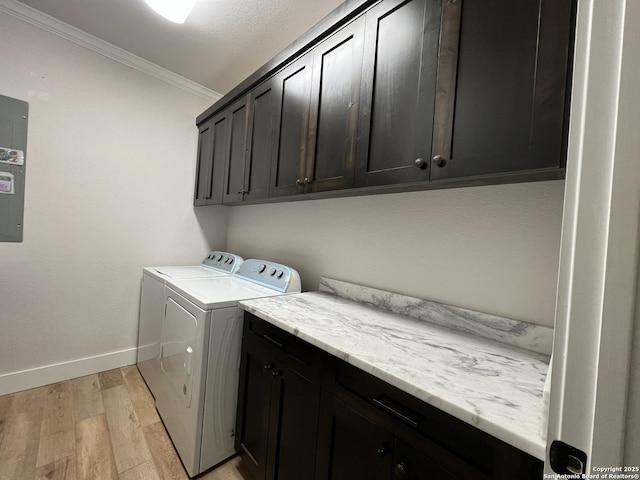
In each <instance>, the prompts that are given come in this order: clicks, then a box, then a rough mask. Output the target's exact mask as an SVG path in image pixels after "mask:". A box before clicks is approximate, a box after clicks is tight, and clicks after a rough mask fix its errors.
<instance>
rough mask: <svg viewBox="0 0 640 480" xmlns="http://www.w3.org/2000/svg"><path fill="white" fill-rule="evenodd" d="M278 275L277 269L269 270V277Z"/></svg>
mask: <svg viewBox="0 0 640 480" xmlns="http://www.w3.org/2000/svg"><path fill="white" fill-rule="evenodd" d="M275 274H276V269H275V268H272V269H271V270H269V275H271V276H272V277H273V276H274V275H275Z"/></svg>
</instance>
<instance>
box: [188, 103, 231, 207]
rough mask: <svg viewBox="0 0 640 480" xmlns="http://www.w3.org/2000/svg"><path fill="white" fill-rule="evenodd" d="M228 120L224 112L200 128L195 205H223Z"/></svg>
mask: <svg viewBox="0 0 640 480" xmlns="http://www.w3.org/2000/svg"><path fill="white" fill-rule="evenodd" d="M228 120H229V119H228V115H227V111H224V112H222V113H220V114H218V115H216V116H215V117H213V118H212V119H211V120H209V121H207V122H205V123H204V124H202V125H201V126H200V128H199V139H198V166H197V177H196V190H195V201H194V205H213V204H219V203H222V192H223V188H224V173H225V172H224V170H225V164H226V158H227V151H228V138H229V137H228V128H229V121H228Z"/></svg>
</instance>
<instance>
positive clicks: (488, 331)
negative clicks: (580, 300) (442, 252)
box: [320, 278, 553, 355]
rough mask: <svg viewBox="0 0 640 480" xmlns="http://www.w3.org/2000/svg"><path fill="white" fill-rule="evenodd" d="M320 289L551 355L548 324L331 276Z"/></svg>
mask: <svg viewBox="0 0 640 480" xmlns="http://www.w3.org/2000/svg"><path fill="white" fill-rule="evenodd" d="M320 291H321V292H327V293H331V294H332V295H336V296H338V297H342V298H346V299H348V300H352V301H354V302H358V303H362V304H364V305H369V306H371V307H375V308H379V309H381V310H385V311H387V312H392V313H397V314H399V315H405V316H407V317H411V318H415V319H417V320H424V321H426V322H430V323H434V324H436V325H442V326H445V327H448V328H452V329H454V330H458V331H460V332H464V333H470V334H473V335H479V336H481V337H484V338H488V339H490V340H497V341H499V342H502V343H506V344H508V345H513V346H515V347H519V348H525V349H527V350H531V351H533V352H538V353H544V354H546V355H551V349H552V345H553V329H552V328H549V327H544V326H541V325H535V324H533V323H529V322H523V321H519V320H512V319H510V318H505V317H500V316H498V315H491V314H488V313H481V312H476V311H474V310H468V309H466V308H461V307H454V306H452V305H446V304H444V303H438V302H432V301H430V300H423V299H421V298H415V297H409V296H406V295H400V294H397V293H390V292H385V291H383V290H378V289H375V288H371V287H364V286H361V285H355V284H353V283H347V282H343V281H341V280H334V279H331V278H321V279H320Z"/></svg>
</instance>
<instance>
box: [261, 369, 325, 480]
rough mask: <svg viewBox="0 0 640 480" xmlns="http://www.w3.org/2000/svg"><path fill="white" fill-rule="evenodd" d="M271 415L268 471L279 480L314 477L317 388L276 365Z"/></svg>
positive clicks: (317, 408) (292, 372)
mask: <svg viewBox="0 0 640 480" xmlns="http://www.w3.org/2000/svg"><path fill="white" fill-rule="evenodd" d="M275 368H276V370H275V371H276V373H278V376H277V377H275V381H274V385H273V392H274V393H273V394H272V399H273V400H272V413H273V412H275V413H276V414H277V415H275V418H274V415H272V418H273V420H274V423H275V424H276V425H277V427H275V428H274V429H273V431H272V432H273V433H272V434H271V435H270V439H269V445H270V446H271V445H275V446H276V447H275V448H273V449H272V448H271V447H270V448H269V461H268V465H269V466H268V467H267V471H268V472H272V471H273V472H275V473H274V475H273V477H271V475H270V474H268V475H267V476H268V477H269V478H275V479H278V480H300V479H302V478H309V479H312V478H313V472H314V468H315V457H316V437H317V434H318V413H319V410H320V387H319V386H317V385H313V384H312V383H311V382H310V381H309V380H307V379H305V378H304V377H303V376H302V375H300V374H299V373H297V372H295V371H293V370H292V369H290V368H289V367H287V366H285V365H283V364H280V363H276V367H275Z"/></svg>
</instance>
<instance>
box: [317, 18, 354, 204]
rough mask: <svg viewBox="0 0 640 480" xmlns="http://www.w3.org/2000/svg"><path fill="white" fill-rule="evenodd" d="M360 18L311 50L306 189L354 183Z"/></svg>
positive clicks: (324, 188) (336, 186)
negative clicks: (311, 76)
mask: <svg viewBox="0 0 640 480" xmlns="http://www.w3.org/2000/svg"><path fill="white" fill-rule="evenodd" d="M363 37H364V18H359V19H357V20H355V21H354V22H352V23H351V24H349V25H348V26H346V27H345V28H343V29H342V30H340V31H339V32H337V33H336V34H334V35H333V36H332V37H330V38H329V39H328V40H325V41H324V42H323V43H321V44H320V45H318V46H316V47H315V49H314V60H313V82H312V96H311V97H312V106H311V111H312V114H311V121H310V125H309V148H308V151H309V154H308V157H307V168H306V175H305V176H306V177H308V178H309V180H311V183H310V184H308V185H307V187H306V191H307V192H318V191H324V190H335V189H340V188H348V187H351V186H353V173H354V167H355V147H356V135H357V122H358V111H359V109H358V105H359V102H360V80H361V73H362V46H363Z"/></svg>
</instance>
